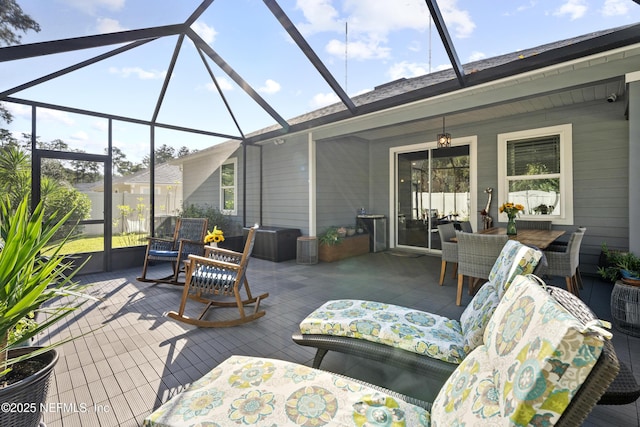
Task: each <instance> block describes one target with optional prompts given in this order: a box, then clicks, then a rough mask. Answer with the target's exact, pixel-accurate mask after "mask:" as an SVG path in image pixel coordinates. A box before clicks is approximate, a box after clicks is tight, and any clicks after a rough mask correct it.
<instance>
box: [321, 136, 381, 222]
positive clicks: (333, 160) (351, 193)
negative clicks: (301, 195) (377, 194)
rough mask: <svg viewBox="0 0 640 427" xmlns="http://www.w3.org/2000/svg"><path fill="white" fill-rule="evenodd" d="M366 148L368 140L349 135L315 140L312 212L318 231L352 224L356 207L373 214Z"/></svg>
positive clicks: (367, 147) (367, 148) (368, 158)
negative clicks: (313, 201)
mask: <svg viewBox="0 0 640 427" xmlns="http://www.w3.org/2000/svg"><path fill="white" fill-rule="evenodd" d="M369 150H370V145H369V142H368V141H365V140H362V139H359V138H353V137H350V138H342V139H337V140H331V141H319V142H318V143H317V145H316V165H317V174H316V179H317V181H316V205H317V209H316V213H317V230H318V233H319V234H320V233H322V232H323V231H324V230H325V229H326V228H327V227H331V226H355V224H356V215H357V212H358V209H360V208H365V209H366V210H367V212H371V213H376V212H373V211H372V209H373V206H372V205H370V203H369V200H370V195H369V192H370V185H371V180H370V175H371V173H370V167H369V162H370V154H369ZM387 188H388V186H387ZM370 206H371V207H370Z"/></svg>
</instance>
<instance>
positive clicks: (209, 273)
mask: <svg viewBox="0 0 640 427" xmlns="http://www.w3.org/2000/svg"><path fill="white" fill-rule="evenodd" d="M257 228H258V227H257V226H255V227H252V228H251V229H250V230H249V234H248V236H247V242H246V243H245V246H244V251H243V252H242V253H239V252H234V251H231V250H228V249H219V248H216V247H212V246H207V247H206V248H205V255H204V256H197V255H189V263H187V281H186V283H185V285H184V291H183V293H182V300H181V302H180V309H179V310H178V312H177V313H176V312H175V311H170V312H169V313H167V315H168V316H169V317H171V318H172V319H176V320H179V321H181V322H185V323H188V324H190V325H195V326H203V327H208V328H216V327H226V326H235V325H240V324H242V323H246V322H250V321H252V320H254V319H257V318H259V317H262V316H264V315H265V311H264V310H263V311H259V310H260V302H261V301H262V300H263V299H265V298H267V297H268V296H269V293H264V294H262V295H260V296H258V297H253V296H252V295H251V290H250V289H249V282H248V281H247V276H246V273H247V266H248V264H249V259H250V257H251V252H252V251H253V245H254V242H255V233H256V229H257ZM243 286H244V290H245V292H246V294H247V298H246V299H242V296H241V295H240V290H241V288H242V287H243ZM208 295H211V296H221V297H223V298H225V297H226V298H225V299H226V301H223V300H217V299H213V298H208V297H207V296H208ZM187 298H190V299H193V300H195V301H198V302H201V303H203V304H205V307H204V310H203V311H202V313H201V314H200V317H198V318H197V319H196V318H191V317H187V316H185V314H184V309H185V306H186V304H187ZM249 304H255V307H254V309H253V313H251V314H246V313H245V308H244V307H245V306H246V305H249ZM212 306H213V307H237V308H238V310H239V311H240V317H239V318H235V319H231V320H218V321H214V320H204V317H205V316H206V314H207V312H208V311H209V309H210V308H211V307H212Z"/></svg>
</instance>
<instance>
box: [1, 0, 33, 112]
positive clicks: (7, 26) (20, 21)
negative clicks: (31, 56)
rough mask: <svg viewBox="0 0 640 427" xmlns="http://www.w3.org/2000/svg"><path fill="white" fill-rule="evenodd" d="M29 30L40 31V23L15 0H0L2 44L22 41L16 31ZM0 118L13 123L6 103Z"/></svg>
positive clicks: (2, 107)
mask: <svg viewBox="0 0 640 427" xmlns="http://www.w3.org/2000/svg"><path fill="white" fill-rule="evenodd" d="M27 30H33V31H36V32H38V31H40V25H38V23H37V22H36V21H34V20H33V19H31V17H30V16H29V15H27V14H25V13H24V12H23V11H22V9H21V8H20V6H18V3H16V2H15V0H2V1H0V45H13V44H18V43H20V40H21V38H22V36H21V35H20V34H16V31H22V32H25V33H26V32H27ZM0 118H1V119H2V120H3V121H5V122H6V123H11V121H12V120H13V117H12V116H11V113H10V112H9V110H7V108H6V107H5V106H4V104H2V103H0Z"/></svg>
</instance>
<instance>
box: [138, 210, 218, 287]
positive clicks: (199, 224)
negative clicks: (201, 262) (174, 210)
mask: <svg viewBox="0 0 640 427" xmlns="http://www.w3.org/2000/svg"><path fill="white" fill-rule="evenodd" d="M207 222H208V221H207V219H206V218H178V221H177V222H176V228H175V230H174V232H173V238H172V239H161V238H159V237H150V238H149V242H148V243H147V251H146V253H145V256H144V265H143V267H142V275H141V276H140V277H138V278H137V280H138V281H140V282H154V283H169V284H172V285H183V284H184V282H181V281H180V280H178V278H179V275H180V274H181V273H184V266H183V262H182V261H184V260H186V259H187V257H188V256H189V254H196V255H202V254H203V253H204V236H205V234H206V233H207ZM153 261H156V262H171V266H172V268H173V273H172V274H171V275H169V276H167V277H162V278H159V279H154V278H150V277H147V268H148V267H149V263H150V262H153Z"/></svg>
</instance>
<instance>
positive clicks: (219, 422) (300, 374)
mask: <svg viewBox="0 0 640 427" xmlns="http://www.w3.org/2000/svg"><path fill="white" fill-rule="evenodd" d="M604 323H605V322H601V321H598V320H596V319H595V317H593V315H592V313H591V312H590V310H589V309H588V308H587V307H586V306H585V305H584V304H583V303H582V301H580V300H579V299H578V298H576V297H575V296H574V295H572V294H570V293H568V292H566V291H564V290H563V289H559V288H551V287H549V288H548V289H546V290H545V289H544V288H543V286H540V285H539V283H538V280H535V279H534V278H531V277H527V276H518V277H517V278H516V279H515V280H514V281H513V283H512V285H511V286H510V287H509V289H508V290H507V291H506V293H505V295H504V296H503V298H502V299H501V301H500V303H499V304H498V306H497V308H496V309H495V312H494V314H493V315H492V316H491V319H490V320H489V322H488V325H487V327H486V329H485V331H484V334H483V338H482V340H483V342H482V343H481V344H480V345H479V346H477V347H476V348H475V349H474V350H473V351H471V352H470V353H469V354H468V355H467V357H466V358H465V359H464V360H463V361H462V363H460V365H458V367H457V368H456V369H455V371H454V372H453V373H452V375H451V376H450V377H449V378H448V379H447V381H446V382H445V384H444V386H443V387H442V388H441V389H440V391H439V393H438V395H437V397H436V398H435V400H434V401H433V403H429V402H424V401H420V400H417V399H414V398H411V397H408V396H405V395H401V394H398V393H395V392H393V391H390V390H385V389H382V388H380V387H377V386H375V385H372V384H367V383H365V382H362V381H359V380H355V379H351V378H348V377H345V376H341V375H336V374H332V373H329V372H326V371H321V370H318V369H315V368H310V367H307V366H304V365H299V364H296V363H291V362H286V361H281V360H275V359H267V358H259V357H245V356H232V357H230V358H229V359H227V360H226V361H224V362H222V363H221V364H220V365H218V366H217V367H215V368H214V369H213V370H211V371H210V372H209V373H208V374H206V375H205V376H204V377H202V378H201V379H199V380H197V381H195V382H194V383H192V384H191V385H190V386H189V387H187V388H186V389H185V391H183V392H182V393H180V394H178V395H176V396H174V397H173V398H172V399H171V400H169V401H168V402H166V403H164V404H163V405H161V406H160V407H159V408H158V409H157V410H156V411H154V412H153V413H152V414H150V415H149V416H148V417H147V418H146V419H145V421H144V426H149V427H150V426H165V427H170V426H196V425H197V426H205V425H206V426H226V425H256V426H325V425H327V426H328V425H331V426H335V425H340V426H365V425H366V426H374V425H380V426H433V427H438V426H463V425H480V424H482V425H511V426H527V425H545V426H553V425H557V426H575V425H580V424H581V423H582V422H583V421H584V419H585V418H586V417H587V415H588V414H589V412H590V411H591V409H592V408H593V406H595V404H596V402H597V401H598V399H599V398H600V396H602V394H603V393H604V392H605V390H606V389H607V387H608V386H609V384H610V383H611V382H612V381H613V379H614V378H615V376H616V375H617V372H618V361H617V358H616V355H615V352H614V351H613V346H612V345H611V344H610V342H609V341H608V338H610V337H611V334H610V333H608V331H606V330H604V329H603V327H604V326H607V325H605V324H604Z"/></svg>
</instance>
